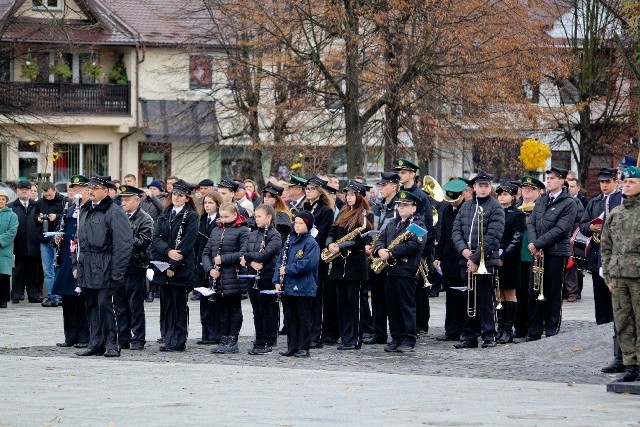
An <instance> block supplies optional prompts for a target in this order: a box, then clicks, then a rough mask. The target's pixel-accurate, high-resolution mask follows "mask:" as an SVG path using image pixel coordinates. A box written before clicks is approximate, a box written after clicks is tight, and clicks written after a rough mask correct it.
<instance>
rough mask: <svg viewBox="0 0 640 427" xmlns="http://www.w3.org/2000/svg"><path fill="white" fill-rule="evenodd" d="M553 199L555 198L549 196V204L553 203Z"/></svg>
mask: <svg viewBox="0 0 640 427" xmlns="http://www.w3.org/2000/svg"><path fill="white" fill-rule="evenodd" d="M554 200H555V197H553V196H549V204H551V203H553V201H554Z"/></svg>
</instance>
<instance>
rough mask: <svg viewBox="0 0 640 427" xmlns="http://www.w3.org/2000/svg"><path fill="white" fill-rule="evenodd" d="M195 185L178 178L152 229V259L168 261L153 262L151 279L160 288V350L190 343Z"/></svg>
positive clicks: (177, 348) (181, 348)
mask: <svg viewBox="0 0 640 427" xmlns="http://www.w3.org/2000/svg"><path fill="white" fill-rule="evenodd" d="M193 190H194V186H193V185H191V184H189V183H187V182H185V181H183V180H181V179H179V180H177V181H176V182H175V183H174V184H173V189H172V191H171V196H170V197H169V198H167V204H166V207H165V209H164V211H163V212H162V213H161V214H160V215H159V216H158V222H157V223H156V225H155V228H154V230H153V243H152V245H151V259H152V260H153V261H161V262H165V263H168V264H169V267H168V268H167V269H166V270H164V271H161V270H160V269H159V268H158V267H157V265H155V264H153V266H154V267H153V271H154V274H153V280H152V282H153V283H154V284H156V285H158V286H159V287H160V288H159V289H160V331H161V332H163V333H164V335H163V337H164V345H162V346H160V351H184V350H185V349H186V343H187V332H188V331H187V327H188V317H189V316H188V313H189V308H188V307H187V294H188V293H189V291H190V288H192V287H193V285H194V284H195V269H196V252H195V246H196V240H197V239H198V221H199V220H198V218H199V216H200V215H199V213H200V210H199V209H200V208H199V207H198V206H196V204H195V202H194V200H193V197H192V195H193Z"/></svg>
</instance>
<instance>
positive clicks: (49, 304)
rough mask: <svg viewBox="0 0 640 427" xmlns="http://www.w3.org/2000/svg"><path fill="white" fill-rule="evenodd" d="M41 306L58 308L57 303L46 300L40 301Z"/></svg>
mask: <svg viewBox="0 0 640 427" xmlns="http://www.w3.org/2000/svg"><path fill="white" fill-rule="evenodd" d="M42 306H43V307H57V306H58V301H56V300H52V299H49V298H47V299H46V300H44V301H42Z"/></svg>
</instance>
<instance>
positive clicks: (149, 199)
mask: <svg viewBox="0 0 640 427" xmlns="http://www.w3.org/2000/svg"><path fill="white" fill-rule="evenodd" d="M140 207H141V208H142V210H143V211H145V212H146V213H148V214H149V216H150V217H151V219H152V220H154V221H155V220H157V219H158V215H160V213H162V211H163V210H164V206H163V205H162V202H161V201H160V200H159V199H158V198H157V197H153V196H149V195H144V196H142V197H141V198H140Z"/></svg>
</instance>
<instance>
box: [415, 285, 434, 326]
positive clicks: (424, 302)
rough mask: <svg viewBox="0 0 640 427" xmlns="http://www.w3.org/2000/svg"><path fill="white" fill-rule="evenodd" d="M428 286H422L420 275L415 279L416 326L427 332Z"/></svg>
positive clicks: (429, 308) (428, 310)
mask: <svg viewBox="0 0 640 427" xmlns="http://www.w3.org/2000/svg"><path fill="white" fill-rule="evenodd" d="M430 293H431V289H430V288H425V287H424V280H423V279H422V275H420V276H419V277H418V278H417V279H416V326H417V327H418V330H419V331H424V333H427V332H429V319H430V318H431V306H430V305H429V294H430Z"/></svg>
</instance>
